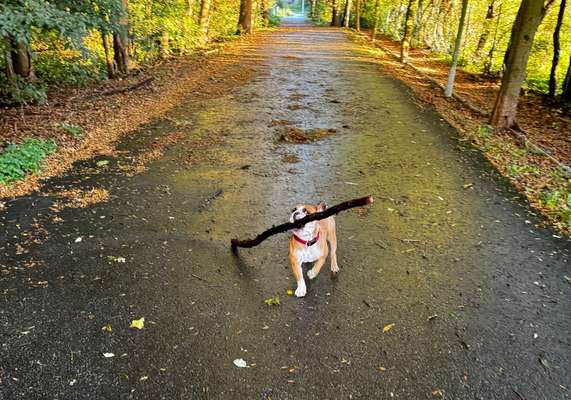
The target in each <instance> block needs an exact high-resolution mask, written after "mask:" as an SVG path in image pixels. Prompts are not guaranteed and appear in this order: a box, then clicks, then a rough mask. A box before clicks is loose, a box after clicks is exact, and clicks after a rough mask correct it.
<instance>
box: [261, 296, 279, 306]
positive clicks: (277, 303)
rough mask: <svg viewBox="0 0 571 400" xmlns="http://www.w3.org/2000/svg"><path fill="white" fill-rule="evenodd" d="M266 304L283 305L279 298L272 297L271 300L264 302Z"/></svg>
mask: <svg viewBox="0 0 571 400" xmlns="http://www.w3.org/2000/svg"><path fill="white" fill-rule="evenodd" d="M264 303H266V304H267V305H268V306H279V305H280V304H281V303H280V298H279V296H276V297H270V298H269V299H266V300H264Z"/></svg>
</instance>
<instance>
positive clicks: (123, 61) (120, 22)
mask: <svg viewBox="0 0 571 400" xmlns="http://www.w3.org/2000/svg"><path fill="white" fill-rule="evenodd" d="M120 5H121V12H120V14H118V15H116V16H115V19H116V24H115V29H114V31H113V60H114V61H115V67H116V69H117V72H118V73H119V74H121V75H127V74H128V73H129V53H128V52H127V49H128V46H129V18H128V10H129V0H121V3H120Z"/></svg>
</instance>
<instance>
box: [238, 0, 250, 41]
mask: <svg viewBox="0 0 571 400" xmlns="http://www.w3.org/2000/svg"><path fill="white" fill-rule="evenodd" d="M252 8H253V2H252V0H240V17H239V19H238V34H240V35H244V34H245V35H247V34H250V33H252Z"/></svg>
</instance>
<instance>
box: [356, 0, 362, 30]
mask: <svg viewBox="0 0 571 400" xmlns="http://www.w3.org/2000/svg"><path fill="white" fill-rule="evenodd" d="M355 30H356V31H357V32H361V0H357V2H356V3H355Z"/></svg>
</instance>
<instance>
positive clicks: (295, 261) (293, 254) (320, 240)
mask: <svg viewBox="0 0 571 400" xmlns="http://www.w3.org/2000/svg"><path fill="white" fill-rule="evenodd" d="M325 207H326V206H325V203H323V202H321V203H319V204H299V205H297V206H296V207H295V208H294V209H293V210H292V213H291V217H290V222H294V221H297V220H299V219H301V218H303V217H305V216H307V215H309V214H313V213H316V212H320V211H323V210H325ZM327 242H329V246H331V277H332V278H334V277H335V276H336V275H337V272H338V271H339V267H338V266H337V236H336V233H335V219H333V217H328V218H325V219H322V220H319V221H312V222H309V223H307V224H305V225H304V226H303V228H301V229H294V231H293V235H292V236H291V237H290V239H289V262H290V265H291V270H292V272H293V276H294V277H295V280H296V282H297V289H296V291H295V295H296V296H297V297H304V296H305V294H306V292H307V288H306V286H305V280H304V279H303V270H302V268H301V265H302V264H303V263H310V262H315V264H314V265H313V268H311V269H310V270H309V271H307V277H308V278H309V279H314V278H315V277H316V276H317V274H319V271H320V270H321V267H323V264H325V260H326V259H327V254H328V253H329V250H330V249H329V247H328V246H327Z"/></svg>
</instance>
